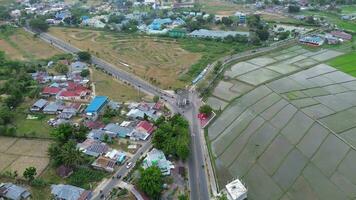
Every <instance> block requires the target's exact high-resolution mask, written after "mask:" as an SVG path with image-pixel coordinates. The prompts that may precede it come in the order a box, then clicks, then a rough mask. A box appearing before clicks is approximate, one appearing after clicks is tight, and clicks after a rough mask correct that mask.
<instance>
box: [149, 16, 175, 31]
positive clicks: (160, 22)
mask: <svg viewBox="0 0 356 200" xmlns="http://www.w3.org/2000/svg"><path fill="white" fill-rule="evenodd" d="M172 22H173V21H172V20H171V19H170V18H164V19H161V18H157V19H154V20H153V22H152V23H151V24H150V25H149V26H148V28H149V29H151V30H161V29H162V27H163V26H164V25H169V24H172Z"/></svg>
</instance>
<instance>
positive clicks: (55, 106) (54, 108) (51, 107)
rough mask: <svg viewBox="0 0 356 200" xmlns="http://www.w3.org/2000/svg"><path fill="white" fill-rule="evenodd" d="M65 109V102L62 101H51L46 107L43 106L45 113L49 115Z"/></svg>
mask: <svg viewBox="0 0 356 200" xmlns="http://www.w3.org/2000/svg"><path fill="white" fill-rule="evenodd" d="M63 109H64V104H63V103H62V102H60V101H55V102H50V103H49V104H48V105H47V106H46V107H44V108H43V113H45V114H49V115H55V114H57V113H59V112H61V111H63Z"/></svg>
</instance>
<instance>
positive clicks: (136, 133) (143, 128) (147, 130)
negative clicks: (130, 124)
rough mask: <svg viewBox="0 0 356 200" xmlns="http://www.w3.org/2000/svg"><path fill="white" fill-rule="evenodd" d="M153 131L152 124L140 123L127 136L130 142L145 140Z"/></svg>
mask: <svg viewBox="0 0 356 200" xmlns="http://www.w3.org/2000/svg"><path fill="white" fill-rule="evenodd" d="M154 130H155V127H154V125H153V124H151V123H150V122H148V121H141V122H140V123H138V124H137V126H136V128H135V129H134V130H133V131H132V132H131V133H129V134H127V136H129V137H130V139H132V140H146V139H147V138H148V137H149V136H150V135H151V134H152V133H153V131H154Z"/></svg>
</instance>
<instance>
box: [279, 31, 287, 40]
mask: <svg viewBox="0 0 356 200" xmlns="http://www.w3.org/2000/svg"><path fill="white" fill-rule="evenodd" d="M289 35H290V32H289V31H285V32H282V33H279V35H278V39H279V40H285V39H287V38H288V37H289Z"/></svg>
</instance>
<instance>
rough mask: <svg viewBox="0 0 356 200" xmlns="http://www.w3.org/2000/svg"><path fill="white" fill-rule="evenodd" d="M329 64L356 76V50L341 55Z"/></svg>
mask: <svg viewBox="0 0 356 200" xmlns="http://www.w3.org/2000/svg"><path fill="white" fill-rule="evenodd" d="M328 64H329V65H331V66H333V67H335V68H336V69H338V70H340V71H343V72H345V73H347V74H350V75H351V76H354V77H355V76H356V52H352V53H349V54H346V55H342V56H339V57H337V58H335V59H333V60H331V61H329V62H328Z"/></svg>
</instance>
